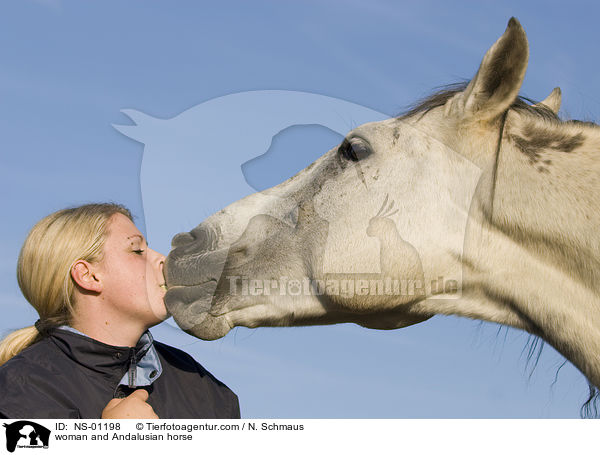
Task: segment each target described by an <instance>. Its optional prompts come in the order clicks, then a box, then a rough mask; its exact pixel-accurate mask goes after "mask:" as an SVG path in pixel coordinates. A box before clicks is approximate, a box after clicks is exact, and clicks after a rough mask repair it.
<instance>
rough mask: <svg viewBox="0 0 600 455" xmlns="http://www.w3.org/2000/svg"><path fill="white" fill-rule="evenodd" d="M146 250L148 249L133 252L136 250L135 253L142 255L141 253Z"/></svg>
mask: <svg viewBox="0 0 600 455" xmlns="http://www.w3.org/2000/svg"><path fill="white" fill-rule="evenodd" d="M144 251H146V250H133V252H134V253H135V254H140V255H141V254H142V253H143V252H144Z"/></svg>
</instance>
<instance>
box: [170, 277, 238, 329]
mask: <svg viewBox="0 0 600 455" xmlns="http://www.w3.org/2000/svg"><path fill="white" fill-rule="evenodd" d="M216 287H217V283H216V282H215V281H208V282H206V283H203V284H199V285H196V286H174V287H170V288H169V290H168V291H167V293H166V295H165V305H166V307H167V310H168V311H169V313H170V314H171V315H172V316H173V318H174V319H175V322H176V323H177V325H178V326H179V327H181V329H182V330H183V331H184V332H187V333H189V334H190V335H193V336H195V337H197V338H200V339H202V340H216V339H218V338H222V337H224V336H225V335H227V333H228V332H229V331H230V330H231V325H230V324H229V322H228V321H227V317H226V316H225V315H216V316H215V315H213V314H211V313H210V311H211V308H213V305H214V303H215V302H214V299H215V297H214V295H215V289H216Z"/></svg>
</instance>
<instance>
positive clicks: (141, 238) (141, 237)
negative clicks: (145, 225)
mask: <svg viewBox="0 0 600 455" xmlns="http://www.w3.org/2000/svg"><path fill="white" fill-rule="evenodd" d="M134 237H138V238H139V239H140V240H141V241H142V242H144V243H146V239H145V238H144V236H143V235H139V234H135V235H130V236H129V237H127V240H129V239H132V238H134Z"/></svg>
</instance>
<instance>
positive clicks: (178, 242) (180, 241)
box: [171, 232, 195, 248]
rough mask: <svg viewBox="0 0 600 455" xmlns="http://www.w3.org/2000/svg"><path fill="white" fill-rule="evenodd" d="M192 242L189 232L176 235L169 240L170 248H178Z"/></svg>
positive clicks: (192, 237)
mask: <svg viewBox="0 0 600 455" xmlns="http://www.w3.org/2000/svg"><path fill="white" fill-rule="evenodd" d="M194 240H195V238H194V236H193V235H192V234H190V233H189V232H181V233H179V234H177V235H176V236H175V237H173V240H171V247H172V248H175V247H178V246H182V245H186V244H188V243H190V242H193V241H194Z"/></svg>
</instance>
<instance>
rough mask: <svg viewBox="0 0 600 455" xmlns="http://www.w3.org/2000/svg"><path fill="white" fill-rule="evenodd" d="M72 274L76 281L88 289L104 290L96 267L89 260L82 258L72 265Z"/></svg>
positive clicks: (93, 290) (92, 290)
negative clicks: (96, 272)
mask: <svg viewBox="0 0 600 455" xmlns="http://www.w3.org/2000/svg"><path fill="white" fill-rule="evenodd" d="M71 276H72V277H73V280H75V283H77V285H78V286H79V287H80V288H82V289H85V290H86V291H91V292H100V291H102V283H101V282H100V280H99V279H98V277H97V276H96V274H95V272H94V267H93V266H92V264H90V263H89V262H87V261H84V260H82V259H80V260H79V261H76V262H75V263H74V264H73V265H72V266H71Z"/></svg>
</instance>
